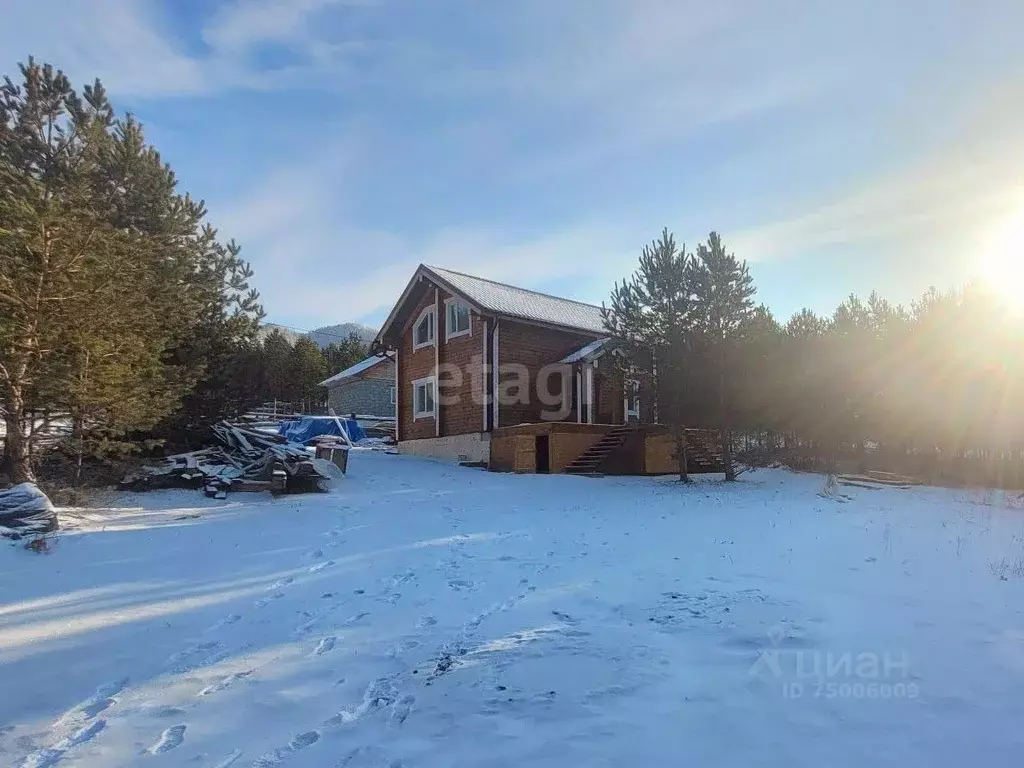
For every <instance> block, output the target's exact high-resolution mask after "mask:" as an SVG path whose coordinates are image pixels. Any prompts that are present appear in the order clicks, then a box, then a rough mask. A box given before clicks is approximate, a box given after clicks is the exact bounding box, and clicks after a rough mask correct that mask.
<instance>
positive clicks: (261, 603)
mask: <svg viewBox="0 0 1024 768" xmlns="http://www.w3.org/2000/svg"><path fill="white" fill-rule="evenodd" d="M282 597H284V592H275V593H274V594H272V595H267V596H266V597H261V598H260V599H259V600H257V601H256V602H255V603H253V605H255V606H256V607H257V608H266V607H267V606H268V605H270V604H271V603H272V602H273V601H274V600H280V599H281V598H282Z"/></svg>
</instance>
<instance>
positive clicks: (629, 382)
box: [624, 379, 640, 421]
mask: <svg viewBox="0 0 1024 768" xmlns="http://www.w3.org/2000/svg"><path fill="white" fill-rule="evenodd" d="M625 390H626V391H625V395H626V396H625V403H624V405H625V410H626V421H629V420H630V419H637V420H639V419H640V382H639V381H637V380H636V379H626V386H625Z"/></svg>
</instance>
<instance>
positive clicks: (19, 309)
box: [0, 59, 365, 482]
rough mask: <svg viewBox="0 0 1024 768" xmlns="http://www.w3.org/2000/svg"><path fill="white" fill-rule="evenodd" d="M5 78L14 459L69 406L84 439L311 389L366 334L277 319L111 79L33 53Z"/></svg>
mask: <svg viewBox="0 0 1024 768" xmlns="http://www.w3.org/2000/svg"><path fill="white" fill-rule="evenodd" d="M19 69H20V78H19V80H18V82H17V83H15V82H14V81H13V80H12V79H11V78H10V77H5V78H4V81H3V83H2V84H0V411H2V416H3V424H4V428H5V439H4V451H3V456H2V460H0V475H3V476H6V477H7V478H8V479H10V480H12V481H14V482H22V481H25V480H31V479H33V468H32V467H33V465H32V458H33V456H32V454H33V448H34V441H33V436H34V435H35V434H36V433H37V432H38V431H39V430H38V427H39V425H40V423H43V424H45V423H46V422H47V421H49V420H50V419H52V418H53V417H54V415H58V416H59V417H60V418H61V419H62V420H65V421H66V422H67V423H69V425H70V430H71V437H72V443H73V444H75V445H77V446H78V452H79V456H81V454H82V453H83V452H111V451H117V450H129V449H131V448H133V447H135V446H137V445H139V443H140V441H141V440H142V439H152V440H158V441H159V440H174V439H176V438H180V437H181V436H182V435H187V434H190V433H193V432H194V431H195V430H197V429H199V430H201V429H203V428H204V427H206V426H208V425H209V424H210V423H212V422H214V421H216V420H218V419H221V418H224V417H225V416H230V415H232V414H237V413H239V412H240V411H241V410H243V409H245V408H248V407H250V406H251V405H252V404H253V403H255V402H259V401H260V400H261V399H269V398H273V397H279V398H281V399H289V400H299V401H301V400H307V401H311V400H313V399H315V398H316V397H318V394H317V393H315V388H316V383H317V382H319V381H320V380H322V379H323V378H326V376H327V375H328V373H329V372H330V371H331V370H332V368H334V367H335V366H342V367H345V366H346V365H350V364H351V363H352V362H355V361H356V360H358V359H360V358H359V356H361V355H363V354H364V353H365V349H362V348H357V347H358V341H357V340H356V342H355V343H353V342H352V340H349V341H345V342H343V343H342V344H340V345H332V348H329V349H328V350H326V351H325V352H321V350H320V349H319V348H318V347H316V345H315V344H313V342H311V341H309V340H308V339H306V340H305V341H303V340H300V341H299V342H298V343H296V344H295V345H291V344H288V343H287V341H285V340H284V339H283V337H280V335H279V334H278V336H277V337H275V336H274V335H273V334H271V336H269V337H268V338H267V339H265V340H262V341H261V340H259V338H258V329H259V323H260V321H261V320H262V319H263V317H264V311H263V307H262V306H261V303H260V300H259V295H258V293H257V292H256V291H255V290H254V289H253V288H251V287H250V284H249V283H250V280H251V278H252V276H253V272H252V269H251V267H250V266H249V264H248V263H247V262H246V261H245V260H244V259H242V258H241V255H240V248H239V246H238V245H237V244H236V243H235V242H234V241H233V240H230V239H229V240H225V239H223V238H222V237H221V236H220V234H219V233H218V231H217V230H216V229H215V228H214V227H213V226H212V225H211V224H210V223H209V222H208V221H207V210H206V207H205V205H204V204H203V202H202V201H201V200H196V199H193V198H192V197H191V196H190V195H189V194H187V193H182V192H180V191H179V190H178V182H177V178H176V177H175V174H174V171H173V170H172V169H171V167H170V166H169V165H168V164H167V163H165V162H164V160H163V159H162V157H161V156H160V154H159V152H158V151H157V150H156V148H155V147H153V146H152V144H150V143H149V142H148V141H147V139H146V136H145V133H144V131H143V127H142V125H141V124H140V123H139V122H138V121H137V120H136V119H135V118H134V117H133V116H131V115H125V116H118V115H117V114H116V113H115V111H114V108H113V106H112V105H111V103H110V101H109V100H108V98H107V94H106V92H105V90H104V88H103V86H102V85H101V83H100V82H99V81H95V82H94V83H92V84H91V85H88V86H86V87H84V88H83V89H82V91H81V92H80V93H79V92H78V91H76V90H75V89H74V88H73V87H72V85H71V83H70V81H69V79H68V78H67V77H66V76H65V75H64V74H63V73H62V72H60V71H58V70H55V69H54V68H53V67H52V66H50V65H48V64H40V63H37V62H35V61H34V60H32V59H30V60H29V61H28V63H27V64H24V65H22V66H20V68H19Z"/></svg>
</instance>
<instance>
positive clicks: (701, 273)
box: [694, 232, 757, 480]
mask: <svg viewBox="0 0 1024 768" xmlns="http://www.w3.org/2000/svg"><path fill="white" fill-rule="evenodd" d="M695 274H696V279H695V283H696V288H695V300H694V306H695V310H696V316H697V324H698V328H697V330H698V338H699V340H700V342H701V349H702V352H703V355H702V356H703V357H704V359H705V361H706V362H707V363H708V364H709V368H710V369H711V370H713V371H714V374H715V377H714V381H713V383H712V388H716V389H717V400H718V403H717V405H718V428H719V432H720V435H721V439H722V459H723V462H724V463H725V479H726V480H735V479H736V469H735V467H734V466H733V463H732V433H731V416H732V412H731V410H732V403H731V390H732V387H733V380H732V377H731V375H730V371H729V369H730V365H731V364H732V363H733V361H734V359H735V354H736V351H737V350H738V345H739V342H740V341H741V335H742V332H743V330H744V327H745V325H746V324H747V323H748V321H749V319H750V315H751V313H752V312H753V310H754V301H753V298H754V294H755V293H756V292H757V289H756V288H755V287H754V280H753V278H751V276H750V270H749V269H748V268H747V263H746V262H745V261H739V260H738V259H737V258H736V256H735V255H734V254H731V253H726V250H725V247H724V246H723V245H722V238H721V237H719V235H718V233H717V232H712V233H711V234H710V235H708V240H707V243H702V244H701V245H699V246H697V257H696V269H695Z"/></svg>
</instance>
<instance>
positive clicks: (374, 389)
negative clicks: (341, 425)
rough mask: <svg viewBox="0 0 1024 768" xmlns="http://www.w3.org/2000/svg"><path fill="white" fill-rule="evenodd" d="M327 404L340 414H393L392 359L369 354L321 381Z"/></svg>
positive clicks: (385, 415)
mask: <svg viewBox="0 0 1024 768" xmlns="http://www.w3.org/2000/svg"><path fill="white" fill-rule="evenodd" d="M320 386H322V387H326V388H327V405H328V407H330V408H332V409H333V410H334V412H335V413H337V414H339V415H346V414H350V413H355V414H358V415H359V416H376V417H381V418H392V419H393V418H394V417H395V361H394V359H393V358H392V357H390V356H378V355H372V356H370V357H368V358H366V359H365V360H360V361H359V362H358V363H356V364H355V365H353V366H350V367H349V368H346V369H345V370H343V371H341V372H340V373H336V374H335V375H334V376H331V378H329V379H326V380H324V381H322V382H320Z"/></svg>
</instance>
